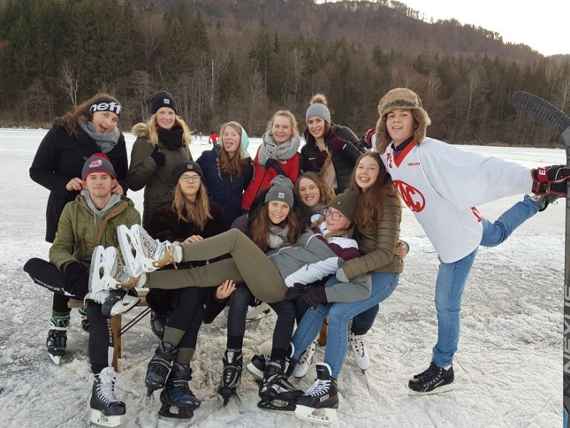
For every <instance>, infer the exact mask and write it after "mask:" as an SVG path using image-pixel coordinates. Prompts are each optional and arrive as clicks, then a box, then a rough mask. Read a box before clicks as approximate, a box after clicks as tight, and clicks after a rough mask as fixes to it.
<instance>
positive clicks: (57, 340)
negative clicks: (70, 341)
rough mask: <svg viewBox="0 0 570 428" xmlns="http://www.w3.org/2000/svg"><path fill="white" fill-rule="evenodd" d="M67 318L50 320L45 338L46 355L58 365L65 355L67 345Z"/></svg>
mask: <svg viewBox="0 0 570 428" xmlns="http://www.w3.org/2000/svg"><path fill="white" fill-rule="evenodd" d="M68 326H69V320H54V319H51V320H50V329H49V331H48V337H47V340H46V346H47V351H48V356H49V357H50V359H51V360H52V361H53V363H54V364H56V365H59V364H60V363H61V358H62V357H63V356H64V355H65V349H66V346H67V327H68Z"/></svg>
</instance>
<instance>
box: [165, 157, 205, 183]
mask: <svg viewBox="0 0 570 428" xmlns="http://www.w3.org/2000/svg"><path fill="white" fill-rule="evenodd" d="M188 171H194V172H195V173H197V174H198V175H199V176H200V178H201V179H202V181H204V173H203V172H202V168H200V165H198V164H197V163H196V162H194V161H193V160H187V161H185V162H181V163H179V164H178V165H176V166H175V167H174V169H173V170H172V173H173V175H174V178H175V179H176V182H177V183H178V180H180V177H181V176H182V174H184V173H185V172H188Z"/></svg>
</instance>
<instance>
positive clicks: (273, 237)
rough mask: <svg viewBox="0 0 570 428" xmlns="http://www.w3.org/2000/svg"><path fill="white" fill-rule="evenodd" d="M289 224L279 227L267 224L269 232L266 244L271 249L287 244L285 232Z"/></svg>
mask: <svg viewBox="0 0 570 428" xmlns="http://www.w3.org/2000/svg"><path fill="white" fill-rule="evenodd" d="M288 232H289V226H285V227H281V226H276V225H272V226H269V233H268V234H267V245H268V246H269V248H271V249H272V250H276V249H278V248H281V247H282V246H283V245H285V244H288V241H287V233H288Z"/></svg>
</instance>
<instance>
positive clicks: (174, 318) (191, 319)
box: [166, 288, 212, 349]
mask: <svg viewBox="0 0 570 428" xmlns="http://www.w3.org/2000/svg"><path fill="white" fill-rule="evenodd" d="M172 292H174V293H176V294H177V296H176V298H177V304H176V307H175V309H174V310H173V311H172V312H171V313H170V314H169V316H168V321H167V322H166V326H167V327H173V328H176V329H179V330H184V331H185V332H186V333H184V336H182V340H181V341H180V343H179V344H178V347H179V348H192V349H195V348H196V342H197V340H198V332H199V331H200V327H201V326H202V319H203V316H204V302H205V301H206V300H207V299H208V295H209V294H210V293H211V292H212V290H211V289H209V288H181V289H179V290H174V291H172Z"/></svg>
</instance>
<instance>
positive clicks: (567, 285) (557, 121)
mask: <svg viewBox="0 0 570 428" xmlns="http://www.w3.org/2000/svg"><path fill="white" fill-rule="evenodd" d="M512 103H513V107H514V108H515V109H516V110H517V111H519V112H524V113H527V114H528V115H529V116H530V117H532V118H533V119H535V120H536V121H537V122H539V123H541V124H543V125H545V126H548V127H550V128H554V129H555V130H556V131H558V132H559V133H560V143H561V144H562V147H563V148H564V149H566V165H568V166H570V117H569V116H568V115H567V114H566V113H564V112H563V111H562V110H560V109H558V108H556V107H555V106H553V105H552V104H551V103H549V102H548V101H546V100H544V99H543V98H540V97H537V96H536V95H533V94H529V93H528V92H523V91H517V92H515V93H514V94H513V98H512ZM564 250H565V259H564V342H563V366H562V367H563V383H564V387H563V394H564V427H567V424H568V411H569V409H570V187H569V188H568V193H567V194H566V240H565V248H564Z"/></svg>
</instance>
